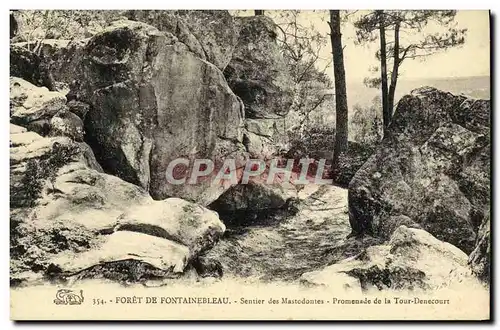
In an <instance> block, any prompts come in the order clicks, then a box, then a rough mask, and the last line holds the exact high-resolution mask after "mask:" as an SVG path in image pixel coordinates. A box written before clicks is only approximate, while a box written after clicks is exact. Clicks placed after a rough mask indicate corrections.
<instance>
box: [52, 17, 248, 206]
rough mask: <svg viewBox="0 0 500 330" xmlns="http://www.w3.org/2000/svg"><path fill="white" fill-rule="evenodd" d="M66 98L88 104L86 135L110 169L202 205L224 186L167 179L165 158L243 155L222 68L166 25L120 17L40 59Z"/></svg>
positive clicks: (154, 191) (239, 112)
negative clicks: (62, 86) (61, 85)
mask: <svg viewBox="0 0 500 330" xmlns="http://www.w3.org/2000/svg"><path fill="white" fill-rule="evenodd" d="M47 61H48V62H49V63H50V64H49V65H48V66H49V69H50V72H51V75H52V77H53V79H54V80H55V81H61V82H65V83H67V84H69V88H70V92H69V93H68V99H70V100H78V101H81V102H84V103H87V104H89V105H90V110H89V111H88V112H87V114H86V116H85V132H86V141H87V142H88V143H89V145H90V146H91V147H92V149H93V150H94V152H95V154H96V157H97V159H98V161H99V163H100V164H101V165H102V166H103V168H104V170H105V171H106V172H108V173H110V174H113V175H117V176H119V177H120V178H122V179H124V180H126V181H128V182H131V183H134V184H137V185H140V186H141V187H143V188H145V189H147V190H149V192H150V193H151V195H152V196H153V198H155V199H164V198H166V197H172V196H175V197H181V198H184V199H188V200H191V201H196V202H198V203H200V204H204V205H207V204H209V203H210V202H212V201H214V200H215V199H217V197H218V196H219V195H220V194H222V193H223V192H224V191H225V190H226V189H227V187H225V186H222V185H217V184H212V183H211V182H208V181H206V182H203V183H200V184H197V185H173V184H171V183H169V181H168V180H167V177H166V170H167V166H168V165H169V163H170V162H171V161H172V160H175V159H177V158H180V157H184V158H188V159H194V158H205V159H206V158H208V159H211V160H213V161H220V160H221V159H225V158H226V157H227V158H231V157H233V158H238V157H240V158H243V159H244V158H245V157H246V156H245V155H246V151H245V148H244V146H243V144H242V140H243V135H242V130H243V119H244V112H243V105H242V103H241V100H239V98H238V97H237V96H236V95H234V94H233V92H232V91H231V89H230V88H229V86H228V85H227V83H226V81H225V79H224V76H223V74H222V72H221V71H220V70H219V69H218V68H217V67H216V66H214V65H213V64H211V63H209V62H207V61H204V60H202V59H200V57H199V56H197V55H196V54H195V53H193V52H192V51H190V48H189V47H188V46H186V44H184V43H182V42H180V41H179V39H178V38H177V37H176V36H174V35H173V34H172V33H169V32H161V31H159V30H158V29H157V28H155V27H153V26H150V25H147V24H145V23H142V22H136V21H128V20H121V21H116V22H114V24H113V25H111V26H110V27H108V28H107V29H106V30H104V31H103V32H102V33H99V34H97V35H95V36H94V37H92V38H91V39H89V40H87V41H81V42H71V43H69V44H68V45H67V47H62V48H60V49H59V50H58V51H56V52H54V54H53V55H52V57H51V59H48V60H47Z"/></svg>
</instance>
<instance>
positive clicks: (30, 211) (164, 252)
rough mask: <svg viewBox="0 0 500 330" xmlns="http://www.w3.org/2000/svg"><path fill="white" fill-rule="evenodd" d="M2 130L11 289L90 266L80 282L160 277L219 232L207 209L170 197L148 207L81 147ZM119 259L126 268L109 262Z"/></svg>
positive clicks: (142, 195) (138, 192)
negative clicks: (134, 274)
mask: <svg viewBox="0 0 500 330" xmlns="http://www.w3.org/2000/svg"><path fill="white" fill-rule="evenodd" d="M10 130H11V135H10V143H11V148H10V153H11V155H10V166H11V176H10V198H11V219H10V221H11V257H12V261H11V277H12V279H13V281H14V282H13V283H16V281H22V280H25V279H30V278H33V277H34V275H33V274H37V273H42V274H46V275H48V276H69V275H70V273H73V272H78V271H80V270H82V269H86V268H92V269H91V270H89V271H88V272H87V273H86V274H87V275H88V276H91V275H92V276H94V275H95V276H97V275H98V274H99V273H100V274H101V275H102V274H103V273H114V274H115V275H116V273H117V272H118V273H119V270H120V269H121V272H122V275H123V274H124V273H123V272H125V273H126V272H127V269H129V270H130V269H136V268H137V267H139V268H140V269H142V271H143V275H144V276H148V274H149V275H151V276H153V275H154V274H156V275H154V276H160V275H161V274H163V275H161V276H167V275H169V274H171V273H172V272H179V271H182V270H183V267H184V266H185V265H186V263H187V261H188V260H190V259H192V258H196V257H197V255H198V254H199V253H200V252H202V251H204V250H206V249H208V248H210V247H211V246H212V245H213V244H215V242H216V241H217V240H218V239H219V237H220V236H221V235H222V233H223V232H224V230H225V227H224V225H223V224H222V223H221V222H220V220H219V218H218V216H217V214H216V213H215V212H213V211H210V210H207V209H205V208H203V207H201V206H199V205H196V204H193V203H190V202H187V201H184V200H181V199H178V198H170V199H167V200H165V201H154V200H153V199H152V198H151V197H150V196H149V194H148V193H147V191H145V190H144V189H142V188H140V187H138V186H135V185H133V184H131V183H128V182H125V181H123V180H121V179H119V178H117V177H115V176H112V175H108V174H104V173H102V169H101V168H100V166H99V164H97V162H96V161H95V158H94V156H93V153H92V150H91V149H90V147H89V146H88V145H86V144H85V143H78V142H75V141H72V140H71V139H69V138H67V137H47V138H44V137H42V136H40V135H38V134H36V133H34V132H28V131H26V129H25V128H23V127H20V126H16V125H13V124H11V128H10ZM132 232H133V233H132ZM110 235H111V236H110ZM137 235H138V236H137ZM135 237H138V238H137V239H136V238H135ZM122 238H123V240H124V242H120V241H121V240H122ZM131 238H132V239H131ZM143 241H144V242H143ZM137 242H138V243H137ZM135 243H137V244H136V245H137V246H136V247H132V246H129V245H127V244H135ZM143 243H144V244H143ZM113 251H114V252H113ZM117 251H118V252H117ZM148 251H149V252H150V253H147V252H148ZM129 253H130V254H131V255H134V254H135V255H136V257H135V258H134V257H131V258H128V257H130V255H129ZM180 256H182V258H180ZM61 258H62V259H61ZM128 259H134V260H135V261H134V262H133V263H130V262H129V261H127V260H128ZM54 260H58V261H59V262H55V261H54ZM101 261H102V262H105V263H106V265H103V264H101ZM122 261H123V262H125V264H126V265H128V266H127V267H131V268H127V267H125V266H124V265H122V266H117V264H116V263H115V262H120V264H121V263H122ZM109 263H111V264H112V265H109ZM144 264H147V265H149V266H144ZM171 266H172V267H173V268H172V267H171ZM120 267H121V268H120ZM151 267H152V268H151ZM155 269H156V270H155ZM158 269H159V270H158ZM87 275H85V276H87ZM82 276H83V275H82ZM35 277H36V276H35ZM112 277H113V276H112ZM114 278H115V279H118V278H121V277H120V276H118V275H116V276H115V277H114Z"/></svg>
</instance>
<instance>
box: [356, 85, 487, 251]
mask: <svg viewBox="0 0 500 330" xmlns="http://www.w3.org/2000/svg"><path fill="white" fill-rule="evenodd" d="M490 148H491V147H490V102H489V101H488V100H475V99H469V98H467V97H465V96H456V95H452V94H450V93H445V92H442V91H439V90H436V89H433V88H421V89H418V90H415V91H413V92H412V93H411V95H407V96H404V97H403V98H402V99H401V100H400V101H399V104H398V107H397V109H396V111H395V114H394V118H393V121H392V123H391V126H390V134H389V135H388V136H387V137H385V138H384V140H383V141H382V143H381V145H380V146H379V147H378V149H377V150H376V151H375V153H374V154H373V155H372V156H371V157H370V158H369V160H368V161H367V162H366V163H365V164H364V165H363V166H362V167H361V169H360V170H359V171H358V172H357V173H356V175H355V176H354V178H353V179H352V181H351V182H350V184H349V213H350V222H351V227H352V230H353V234H357V235H359V234H364V233H366V234H371V235H376V236H381V237H385V238H389V237H390V236H391V234H392V233H393V232H394V230H395V229H396V228H397V227H398V226H399V225H402V224H404V225H406V226H412V227H418V228H422V229H425V230H426V231H428V232H429V233H431V234H432V235H434V236H435V237H437V238H438V239H440V240H443V241H445V242H449V243H451V244H453V245H455V246H457V247H459V248H460V249H462V250H463V251H465V252H466V253H470V252H472V250H474V248H475V245H476V240H477V237H478V230H479V227H480V226H481V224H482V223H483V221H484V219H485V218H486V217H488V215H489V210H490V208H489V205H490Z"/></svg>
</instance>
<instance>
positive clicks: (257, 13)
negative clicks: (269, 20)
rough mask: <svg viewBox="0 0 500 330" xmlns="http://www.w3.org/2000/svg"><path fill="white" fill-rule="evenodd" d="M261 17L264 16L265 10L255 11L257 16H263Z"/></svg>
mask: <svg viewBox="0 0 500 330" xmlns="http://www.w3.org/2000/svg"><path fill="white" fill-rule="evenodd" d="M261 15H264V11H263V10H260V9H259V10H257V9H256V10H255V16H261Z"/></svg>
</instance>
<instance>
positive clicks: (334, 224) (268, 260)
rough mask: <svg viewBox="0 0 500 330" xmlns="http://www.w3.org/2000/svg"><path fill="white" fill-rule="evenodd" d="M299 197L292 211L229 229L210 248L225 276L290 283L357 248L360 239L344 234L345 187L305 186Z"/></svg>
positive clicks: (346, 221) (347, 229) (346, 227)
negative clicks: (253, 223)
mask: <svg viewBox="0 0 500 330" xmlns="http://www.w3.org/2000/svg"><path fill="white" fill-rule="evenodd" d="M299 199H300V200H301V203H300V205H299V212H298V213H297V214H295V215H289V216H287V215H275V216H271V217H272V219H259V220H260V221H256V223H258V224H257V225H250V226H244V227H236V228H231V227H229V228H228V229H227V231H226V234H225V235H224V237H223V238H222V239H221V241H219V243H217V245H216V246H215V247H214V248H213V249H212V250H210V251H209V253H208V255H209V256H210V257H213V258H214V259H216V260H218V261H220V262H221V264H222V266H223V270H224V276H227V275H233V276H235V277H253V278H258V279H259V280H261V281H264V282H267V281H279V280H281V281H285V282H289V281H294V280H297V279H298V278H299V277H300V276H301V275H302V274H303V273H306V272H310V271H313V270H318V269H322V268H324V267H326V266H327V265H330V264H332V263H335V262H338V261H339V260H342V259H345V258H347V257H350V256H352V255H355V254H357V253H359V252H361V249H362V248H363V245H364V244H363V242H362V241H360V240H356V239H354V238H349V239H346V237H347V236H348V235H349V233H350V232H351V228H350V226H349V215H348V209H347V189H343V188H340V187H337V186H331V185H312V184H311V185H306V186H305V187H304V189H303V190H301V191H300V193H299ZM266 220H267V221H266Z"/></svg>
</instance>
